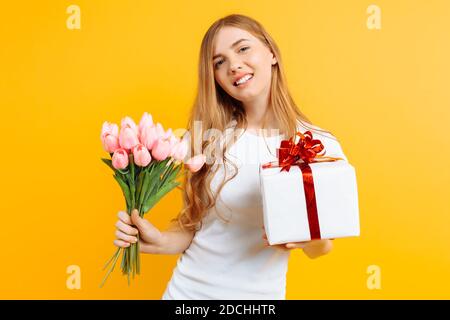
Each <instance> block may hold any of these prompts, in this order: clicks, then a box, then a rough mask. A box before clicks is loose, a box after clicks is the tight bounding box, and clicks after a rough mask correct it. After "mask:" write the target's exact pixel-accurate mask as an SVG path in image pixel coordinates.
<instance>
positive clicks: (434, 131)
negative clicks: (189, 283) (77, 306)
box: [0, 0, 450, 299]
mask: <svg viewBox="0 0 450 320" xmlns="http://www.w3.org/2000/svg"><path fill="white" fill-rule="evenodd" d="M71 4H76V5H78V6H79V7H80V9H81V29H80V30H69V29H68V28H67V27H66V20H67V18H68V17H69V14H67V13H66V8H67V7H68V6H69V5H71ZM370 4H376V5H378V6H379V7H380V8H381V23H382V28H381V30H369V29H368V28H367V26H366V21H367V18H368V16H369V14H367V13H366V9H367V7H368V6H369V5H370ZM449 12H450V4H449V2H448V1H445V0H442V1H433V0H430V1H417V0H416V1H411V0H408V1H407V0H401V1H400V0H396V1H375V2H372V1H356V0H354V1H350V0H347V1H279V2H278V3H275V2H274V1H261V0H258V1H256V0H255V1H242V0H238V1H231V0H226V1H225V0H223V1H214V2H212V1H106V0H105V1H99V0H96V1H81V0H77V1H74V2H71V1H39V2H37V1H36V2H31V1H9V3H8V4H6V3H3V4H2V10H1V11H0V24H1V27H0V41H1V50H0V64H1V65H0V70H1V77H0V90H1V91H0V103H1V110H2V125H1V137H2V157H1V158H0V159H1V163H0V164H1V168H2V170H1V176H2V178H1V181H2V184H1V196H2V200H1V204H0V205H1V214H2V216H1V232H0V245H1V246H2V250H1V254H0V256H1V258H0V259H1V263H0V298H3V299H10V298H14V299H17V298H19V299H48V298H51V299H159V298H160V297H161V295H162V293H163V291H164V289H165V286H166V284H167V282H168V280H169V279H170V276H171V274H172V269H173V268H174V267H175V263H176V259H177V256H149V255H145V256H144V257H143V274H142V275H141V276H140V277H139V278H138V279H137V280H136V281H134V283H132V285H131V286H130V287H128V286H127V282H126V278H124V277H122V276H121V274H120V272H119V271H118V268H119V265H118V266H117V267H116V268H117V269H116V270H115V272H114V274H113V275H112V277H111V278H110V279H109V280H108V282H107V284H106V286H105V287H104V288H103V289H100V288H98V285H99V282H100V280H101V278H102V276H103V274H104V273H103V271H102V270H101V267H102V266H103V264H104V262H105V261H106V260H107V259H108V258H109V257H110V256H111V254H112V253H113V252H114V250H115V247H113V244H112V241H113V239H114V230H115V227H114V223H115V221H116V219H117V218H116V213H117V211H118V210H121V209H123V208H124V200H123V196H122V194H121V192H120V189H119V187H118V185H117V184H116V182H115V181H114V180H113V178H112V176H111V172H110V170H109V168H107V167H106V166H105V164H104V163H102V162H101V161H100V158H101V157H105V155H106V154H105V152H104V151H103V150H102V147H101V144H100V139H99V135H100V128H101V125H102V123H103V121H105V120H107V121H111V122H116V123H118V122H120V119H121V118H122V116H124V115H129V116H131V117H133V118H134V119H135V120H136V121H138V120H139V119H140V116H141V115H142V113H143V112H144V111H148V112H151V113H152V114H153V116H154V119H155V120H156V121H159V122H161V123H163V124H164V125H165V126H167V127H172V128H180V127H183V126H184V125H185V123H186V117H187V115H188V112H189V108H190V106H191V102H192V101H193V98H194V94H195V89H196V80H197V74H196V71H197V57H198V52H199V47H200V41H201V39H202V37H203V35H204V33H205V32H206V30H207V28H208V27H209V26H210V25H211V24H212V23H213V21H215V20H216V19H217V18H220V17H222V16H224V15H226V14H229V13H243V14H247V15H250V16H252V17H254V18H256V19H257V20H259V21H260V22H261V23H262V24H263V25H264V26H265V27H266V29H267V30H268V31H269V33H270V34H271V35H272V36H273V37H274V39H275V40H276V41H277V43H278V45H279V47H280V49H281V52H282V56H283V58H284V62H285V66H286V72H287V77H288V81H289V87H290V89H291V91H292V93H293V95H294V98H295V99H296V101H297V102H298V104H299V105H300V106H301V109H302V111H303V112H305V114H306V115H308V116H309V117H310V118H311V119H312V120H313V121H314V122H315V123H316V124H317V125H319V126H321V127H323V128H326V129H328V130H330V131H332V132H333V133H334V134H335V135H336V136H337V137H338V138H339V139H340V141H341V145H342V147H343V150H344V152H345V153H346V155H347V157H348V158H349V160H350V161H351V163H352V164H353V165H354V166H355V168H356V170H357V178H358V184H359V201H360V213H361V237H359V238H352V239H337V240H335V242H334V245H335V246H334V250H333V251H332V253H330V254H329V255H328V256H325V257H322V258H319V259H317V260H309V259H308V258H307V257H306V256H305V255H304V254H303V253H302V252H301V251H294V252H292V258H291V260H290V263H289V272H288V282H287V298H288V299H316V298H323V299H331V298H338V299H340V298H356V299H393V298H413V299H414V298H425V299H427V298H438V299H439V298H447V299H448V298H450V277H449V270H450V249H449V244H450V232H449V225H450V214H449V213H450V212H449V206H448V200H449V196H448V187H449V180H450V173H449V169H448V166H449V163H450V151H449V145H450V143H449V133H448V124H449V115H450V90H449V80H450V79H449V74H450V62H449V59H448V57H450V42H449V41H448V40H449V30H450V19H449ZM180 206H181V198H180V192H179V191H178V190H177V191H174V192H172V193H171V194H170V195H169V196H168V197H166V198H165V199H163V200H162V202H160V203H159V204H158V205H157V206H156V207H155V208H154V210H152V212H151V213H150V214H149V215H147V218H148V219H149V220H150V221H152V222H153V223H154V224H155V225H156V226H157V227H159V228H161V229H164V228H165V227H166V226H167V225H168V223H169V219H170V218H172V217H173V216H174V215H175V214H176V212H177V211H178V210H179V208H180ZM69 265H78V266H79V267H80V268H81V289H79V290H69V289H68V288H67V287H66V279H67V277H68V276H69V275H68V274H67V273H66V268H67V267H68V266H69ZM370 265H377V266H379V267H380V270H381V289H379V290H370V289H368V287H367V285H366V282H367V278H368V276H369V274H368V273H367V268H368V266H370ZM116 271H117V272H116Z"/></svg>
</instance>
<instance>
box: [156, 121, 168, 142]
mask: <svg viewBox="0 0 450 320" xmlns="http://www.w3.org/2000/svg"><path fill="white" fill-rule="evenodd" d="M165 133H166V132H165V131H164V128H163V126H162V125H161V123H159V122H158V123H157V124H156V135H157V136H158V138H161V139H164V135H165Z"/></svg>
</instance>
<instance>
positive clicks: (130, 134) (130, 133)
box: [119, 127, 139, 150]
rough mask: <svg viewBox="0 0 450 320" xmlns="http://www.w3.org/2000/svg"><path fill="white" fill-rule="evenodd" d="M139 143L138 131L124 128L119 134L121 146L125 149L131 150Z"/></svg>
mask: <svg viewBox="0 0 450 320" xmlns="http://www.w3.org/2000/svg"><path fill="white" fill-rule="evenodd" d="M138 143H139V139H138V136H137V133H136V131H135V130H134V129H133V128H130V127H122V128H121V129H120V133H119V145H120V147H121V148H123V149H127V150H131V149H133V148H134V147H135V146H136V145H137V144H138Z"/></svg>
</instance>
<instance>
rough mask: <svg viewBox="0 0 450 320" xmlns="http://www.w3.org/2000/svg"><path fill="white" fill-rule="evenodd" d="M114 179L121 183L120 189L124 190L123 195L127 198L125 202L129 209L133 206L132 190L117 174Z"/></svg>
mask: <svg viewBox="0 0 450 320" xmlns="http://www.w3.org/2000/svg"><path fill="white" fill-rule="evenodd" d="M113 177H114V179H116V181H117V183H119V186H120V188H121V189H122V192H123V195H124V197H125V201H126V203H127V207H130V206H131V197H130V189H129V187H128V185H127V184H126V183H125V181H123V180H122V178H121V177H120V176H119V175H117V174H115V175H114V176H113Z"/></svg>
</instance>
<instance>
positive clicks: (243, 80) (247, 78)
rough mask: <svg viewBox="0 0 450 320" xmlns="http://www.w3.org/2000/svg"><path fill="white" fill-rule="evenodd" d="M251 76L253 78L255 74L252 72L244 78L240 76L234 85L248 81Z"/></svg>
mask: <svg viewBox="0 0 450 320" xmlns="http://www.w3.org/2000/svg"><path fill="white" fill-rule="evenodd" d="M251 78H253V75H252V74H247V75H245V76H243V77H242V78H240V79H239V80H238V81H236V82H235V83H234V85H235V86H236V87H237V86H238V85H240V84H243V83H246V82H247V81H248V80H250V79H251Z"/></svg>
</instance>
